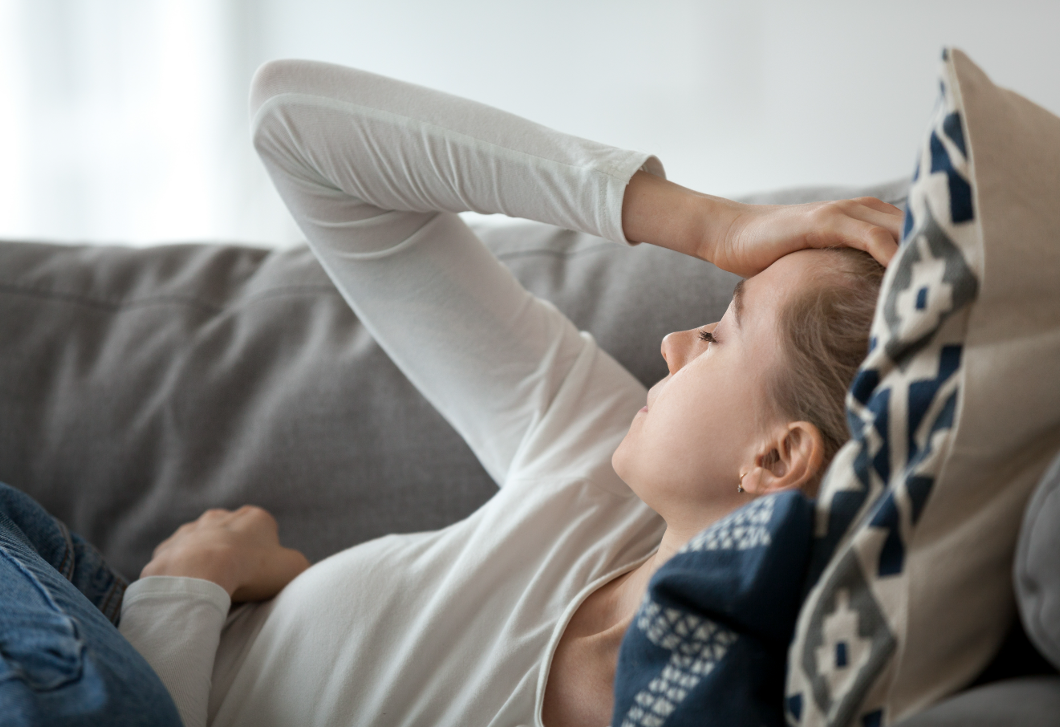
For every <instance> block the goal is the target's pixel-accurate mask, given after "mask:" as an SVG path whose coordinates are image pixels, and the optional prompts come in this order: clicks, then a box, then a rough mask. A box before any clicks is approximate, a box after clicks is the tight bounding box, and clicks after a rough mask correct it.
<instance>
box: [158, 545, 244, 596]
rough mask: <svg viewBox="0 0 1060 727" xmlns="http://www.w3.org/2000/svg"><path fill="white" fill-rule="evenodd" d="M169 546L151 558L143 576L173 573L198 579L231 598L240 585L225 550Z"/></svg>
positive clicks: (172, 574) (176, 575) (169, 574)
mask: <svg viewBox="0 0 1060 727" xmlns="http://www.w3.org/2000/svg"><path fill="white" fill-rule="evenodd" d="M173 550H174V549H167V550H166V551H164V552H162V553H160V554H158V555H156V556H155V557H154V558H152V559H151V562H149V563H148V564H147V565H145V566H144V568H143V570H142V571H140V577H141V578H146V577H148V576H173V577H180V578H198V579H200V580H204V581H210V582H211V583H216V584H217V585H219V586H221V588H223V589H224V590H225V591H226V592H227V593H228V595H229V596H230V597H231V596H232V594H234V593H235V591H236V589H237V588H238V587H239V583H238V581H237V579H236V577H235V574H234V572H233V569H232V568H231V567H230V566H228V564H227V558H225V556H224V554H223V553H219V552H216V551H215V550H213V549H211V550H205V549H186V548H180V549H176V552H173Z"/></svg>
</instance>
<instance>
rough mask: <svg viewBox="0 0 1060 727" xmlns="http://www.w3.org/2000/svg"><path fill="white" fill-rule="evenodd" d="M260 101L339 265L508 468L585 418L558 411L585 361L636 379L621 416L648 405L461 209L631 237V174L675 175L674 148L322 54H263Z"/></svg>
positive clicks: (296, 201) (369, 315)
mask: <svg viewBox="0 0 1060 727" xmlns="http://www.w3.org/2000/svg"><path fill="white" fill-rule="evenodd" d="M251 110H252V113H253V115H254V118H253V132H254V144H255V147H256V149H257V150H258V153H259V154H260V156H261V158H262V160H263V162H264V164H265V166H266V168H267V170H268V171H269V174H270V175H271V176H272V179H273V181H274V183H275V185H276V188H277V189H278V190H279V192H280V195H281V196H282V197H283V199H284V201H285V202H286V204H287V206H288V208H289V209H290V210H291V212H292V213H293V215H294V217H295V219H296V221H297V222H298V224H299V225H300V227H301V229H302V231H303V232H304V233H305V235H306V237H307V239H308V240H309V243H310V245H311V247H312V248H313V250H314V252H315V253H316V255H317V256H318V257H319V258H320V260H321V262H322V263H323V265H324V267H325V269H326V270H327V271H328V273H329V274H330V275H331V277H332V279H333V280H334V281H335V283H336V285H337V287H338V288H339V290H340V291H341V292H342V294H343V295H344V296H345V297H346V299H347V301H348V302H349V303H350V305H351V307H352V308H353V309H354V311H355V312H356V313H357V314H358V316H359V317H360V319H361V321H362V322H363V323H364V325H365V326H366V327H367V328H368V330H369V331H371V333H372V335H373V336H374V337H375V338H376V340H377V341H378V342H379V344H380V345H381V346H382V348H383V349H384V350H385V351H386V352H387V353H388V354H389V355H390V357H391V359H392V360H393V361H394V362H395V363H396V364H397V365H398V367H399V368H400V369H401V370H402V371H403V372H404V373H405V375H406V376H407V377H408V378H409V379H410V380H411V381H412V383H413V384H415V385H416V387H417V388H418V389H419V390H420V391H421V392H422V393H423V394H424V396H425V397H426V398H427V399H428V400H429V401H430V402H431V403H432V404H433V405H434V406H435V408H436V409H438V411H439V412H440V413H441V414H442V415H443V416H444V417H445V418H446V419H447V420H448V421H449V422H450V423H451V424H452V425H453V426H454V428H455V429H456V430H457V431H458V432H459V433H460V434H461V436H462V437H463V438H464V440H465V441H466V442H467V443H468V444H469V445H470V446H471V448H472V449H473V450H474V451H475V453H476V455H477V456H478V458H479V460H480V461H481V462H482V463H483V465H484V466H485V467H486V469H487V471H488V472H489V473H490V474H491V475H492V476H493V477H494V479H495V480H496V481H497V482H498V483H503V482H504V481H505V479H506V478H507V476H508V473H509V468H510V467H511V465H512V462H513V459H514V457H515V455H516V453H517V452H519V451H520V450H521V448H522V450H521V451H524V452H526V451H529V450H527V449H526V447H528V446H531V444H530V442H531V440H533V442H536V443H538V444H542V446H545V445H544V444H543V443H542V442H541V438H542V437H545V438H548V437H555V436H558V433H559V432H562V431H568V432H569V431H570V427H566V430H565V429H564V427H565V425H564V423H563V422H558V421H555V410H553V417H552V418H551V419H550V420H549V423H548V426H547V427H543V425H542V422H544V421H545V420H546V415H547V413H548V412H549V411H550V407H551V406H552V404H553V402H554V401H555V400H556V395H557V392H558V391H559V390H560V388H561V387H562V386H563V384H564V382H565V381H566V380H567V375H568V373H569V372H570V371H572V370H573V369H574V368H575V366H576V363H577V362H578V361H582V362H583V363H584V362H585V361H586V360H587V359H591V358H593V357H594V356H595V357H596V358H595V359H594V360H598V362H597V363H593V364H592V365H593V366H597V367H599V366H603V367H605V368H608V367H610V368H609V369H608V370H609V371H610V369H614V371H613V372H611V373H609V374H607V375H606V376H600V375H595V374H599V373H600V372H599V371H596V372H595V374H594V377H593V378H594V380H598V381H600V382H601V383H600V384H598V385H600V386H603V385H604V383H603V382H608V383H609V385H610V389H611V390H614V391H616V392H625V393H624V394H615V395H609V396H610V399H608V400H609V401H610V400H611V399H613V400H614V402H613V406H615V407H618V408H619V409H621V411H622V414H621V416H620V418H625V420H626V421H628V419H629V418H631V417H632V415H633V413H635V412H636V410H637V409H638V408H639V407H640V406H641V405H642V404H643V396H644V392H643V388H642V387H641V386H640V385H639V384H638V383H636V381H635V380H634V379H633V378H632V376H630V375H629V374H628V373H626V372H625V371H624V370H622V369H621V368H620V367H619V366H618V365H617V364H616V363H614V362H613V361H611V360H610V359H609V358H608V357H606V356H604V355H602V354H594V353H593V352H594V351H596V349H595V345H594V344H592V342H591V340H590V339H587V338H586V337H583V336H581V335H580V334H579V333H578V332H577V330H575V329H574V327H573V326H572V325H571V324H570V322H569V321H568V320H567V319H566V318H565V317H564V316H563V315H562V314H560V313H559V312H558V311H557V310H556V309H555V308H554V307H553V306H551V305H549V304H548V303H545V302H543V301H540V300H538V299H536V298H534V297H533V296H532V295H530V294H529V293H527V292H526V291H525V290H524V289H523V288H522V286H521V285H519V283H518V282H517V281H516V280H515V279H514V277H512V275H511V274H510V273H509V272H508V271H507V269H506V268H504V267H503V266H502V265H501V264H500V263H499V262H497V260H496V259H495V258H494V257H493V256H492V255H491V254H490V252H489V251H488V250H486V249H485V247H484V246H483V245H482V243H481V242H480V241H479V240H478V239H477V238H476V237H475V236H474V234H473V233H472V232H471V230H470V229H469V228H468V227H467V225H465V224H464V223H463V221H462V220H461V219H460V218H459V217H458V216H457V215H455V214H453V213H456V212H460V211H464V210H473V211H477V212H485V213H496V212H500V213H504V214H507V215H511V216H518V217H525V218H530V219H535V220H539V221H544V222H550V223H553V224H556V225H560V226H563V227H567V228H570V229H575V230H581V231H585V232H589V233H592V234H596V235H600V236H603V237H607V238H610V239H612V240H615V241H617V242H625V237H624V236H623V233H622V212H621V210H622V198H623V195H624V193H625V188H626V185H627V183H628V182H629V179H630V177H631V176H632V175H633V174H634V172H636V171H637V170H638V169H641V168H642V167H643V168H647V169H650V170H652V171H653V172H655V173H658V174H662V166H661V164H660V163H659V162H658V160H656V159H655V158H654V157H650V156H649V155H647V154H643V153H636V152H630V151H623V150H620V149H615V148H613V147H608V146H605V145H602V144H597V143H595V142H591V141H586V140H584V139H578V138H575V137H571V136H567V135H565V134H560V133H558V132H555V131H552V130H550V129H547V128H545V127H542V126H540V125H538V124H534V123H531V122H529V121H526V120H524V119H521V118H519V117H517V116H513V115H511V114H507V113H505V112H502V111H498V110H497V109H493V108H490V107H488V106H484V105H481V104H478V103H474V102H471V101H467V100H464V99H460V98H456V97H453V96H450V95H448V94H444V93H440V92H437V91H433V90H430V89H426V88H422V87H420V86H414V85H412V84H407V83H402V82H400V81H395V80H393V79H389V78H384V77H382V76H377V75H374V74H371V73H366V72H363V71H357V70H354V69H350V68H343V67H340V66H334V65H330V64H324V63H316V62H310V61H279V62H273V63H269V64H267V65H265V66H263V67H262V68H261V69H260V70H259V71H258V74H257V75H256V77H255V79H254V83H253V88H252V93H251ZM585 365H588V364H585ZM583 368H584V366H583ZM616 372H617V373H616ZM608 377H611V378H608ZM622 377H625V378H622ZM616 397H617V398H616ZM609 406H610V404H609ZM598 408H599V407H598ZM627 409H628V410H629V411H628V413H627V412H626V410H627ZM584 411H590V409H584ZM572 416H573V414H572ZM581 423H582V424H585V422H584V421H582V422H581ZM535 432H537V433H540V436H535ZM528 438H529V439H528ZM568 438H569V437H568ZM564 441H566V440H564ZM531 448H532V447H531ZM535 451H536V450H535ZM550 451H551V450H550ZM605 462H606V458H605Z"/></svg>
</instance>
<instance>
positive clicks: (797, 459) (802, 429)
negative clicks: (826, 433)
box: [740, 422, 824, 497]
mask: <svg viewBox="0 0 1060 727" xmlns="http://www.w3.org/2000/svg"><path fill="white" fill-rule="evenodd" d="M823 462H824V438H823V437H821V431H820V430H819V429H818V428H817V427H816V426H815V425H813V424H811V423H810V422H790V423H789V424H786V425H784V426H783V427H781V428H780V429H778V430H776V431H775V434H774V436H773V437H771V438H770V439H769V440H768V441H767V442H766V443H765V444H764V445H763V446H762V447H761V449H759V451H758V452H757V453H756V454H755V457H754V464H753V465H752V467H751V468H750V469H749V470H748V471H747V473H746V474H744V476H743V477H742V478H741V480H740V484H741V485H742V486H743V489H744V491H745V492H747V493H749V494H751V495H754V496H756V497H757V496H759V495H768V494H769V493H771V492H780V491H781V490H791V489H795V488H801V487H804V486H805V485H807V484H809V483H810V482H812V481H813V480H814V479H815V478H816V477H817V475H818V473H819V472H820V469H821V465H822V463H823Z"/></svg>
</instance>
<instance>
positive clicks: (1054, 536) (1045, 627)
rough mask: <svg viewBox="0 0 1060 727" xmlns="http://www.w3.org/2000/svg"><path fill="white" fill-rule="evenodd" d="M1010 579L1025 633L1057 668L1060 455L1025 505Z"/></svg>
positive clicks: (1059, 634) (1059, 666)
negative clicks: (1013, 586) (1014, 586)
mask: <svg viewBox="0 0 1060 727" xmlns="http://www.w3.org/2000/svg"><path fill="white" fill-rule="evenodd" d="M1013 580H1014V582H1015V585H1016V599H1017V601H1018V602H1019V610H1020V616H1021V617H1022V619H1023V625H1024V627H1025V628H1026V629H1027V635H1028V636H1029V637H1030V639H1031V641H1032V642H1034V645H1035V646H1036V647H1037V648H1038V651H1040V652H1041V653H1042V654H1043V655H1044V656H1045V657H1046V658H1047V659H1049V661H1050V662H1052V664H1053V666H1055V667H1056V668H1057V669H1060V455H1058V456H1057V457H1056V459H1054V460H1053V463H1052V465H1050V467H1049V469H1048V470H1047V471H1046V473H1045V475H1044V476H1043V477H1042V481H1041V482H1040V483H1039V485H1038V488H1037V489H1036V490H1035V492H1034V496H1033V497H1032V498H1031V501H1030V502H1029V503H1028V504H1027V510H1026V512H1025V513H1024V517H1023V526H1022V529H1021V530H1020V539H1019V544H1018V545H1017V548H1016V563H1015V567H1014V568H1013ZM1057 715H1058V717H1057V722H1060V709H1058V710H1057Z"/></svg>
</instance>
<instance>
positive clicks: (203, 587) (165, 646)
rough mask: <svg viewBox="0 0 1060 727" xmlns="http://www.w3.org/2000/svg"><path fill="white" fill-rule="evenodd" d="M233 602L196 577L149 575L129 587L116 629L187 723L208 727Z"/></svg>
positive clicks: (185, 724) (221, 592)
mask: <svg viewBox="0 0 1060 727" xmlns="http://www.w3.org/2000/svg"><path fill="white" fill-rule="evenodd" d="M231 605H232V600H231V598H229V596H228V593H227V592H226V591H225V589H223V588H221V586H219V585H217V584H216V583H211V582H210V581H204V580H200V579H198V578H180V577H175V576H150V577H148V578H141V579H140V580H138V581H134V582H133V583H132V584H131V585H130V586H129V588H128V589H127V590H126V591H125V597H124V599H123V600H122V604H121V620H120V621H119V622H118V630H119V631H120V632H121V635H122V636H124V637H125V638H126V639H127V640H128V641H129V643H131V644H132V645H133V647H134V648H135V649H136V650H137V651H138V652H140V655H141V656H143V657H144V659H146V660H147V663H148V664H150V665H151V668H152V669H154V670H155V673H157V674H158V676H159V678H161V680H162V683H163V684H165V686H166V689H167V690H169V694H170V696H171V697H173V701H174V702H175V703H176V705H177V710H178V711H179V712H180V718H181V719H182V720H183V721H184V727H206V711H207V706H208V705H209V699H210V682H211V678H212V675H213V662H214V658H215V657H216V656H217V645H218V643H219V642H220V639H221V629H222V628H223V627H224V624H225V619H226V618H227V617H228V609H229V608H230V607H231Z"/></svg>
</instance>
